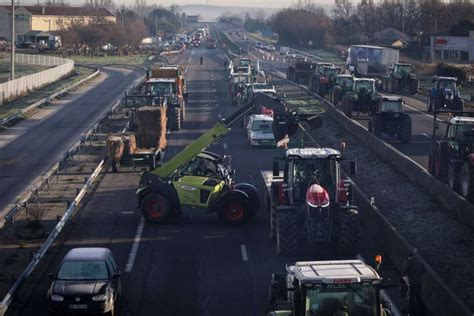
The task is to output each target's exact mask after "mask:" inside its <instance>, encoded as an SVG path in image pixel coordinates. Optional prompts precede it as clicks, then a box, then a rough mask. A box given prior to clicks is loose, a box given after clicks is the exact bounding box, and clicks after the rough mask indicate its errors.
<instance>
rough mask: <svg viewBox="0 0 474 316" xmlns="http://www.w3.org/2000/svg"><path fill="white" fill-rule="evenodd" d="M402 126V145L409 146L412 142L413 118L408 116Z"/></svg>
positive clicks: (403, 120)
mask: <svg viewBox="0 0 474 316" xmlns="http://www.w3.org/2000/svg"><path fill="white" fill-rule="evenodd" d="M400 124H401V126H400V142H402V144H409V143H410V140H411V118H410V117H409V116H406V117H405V118H404V119H402V121H401V122H400Z"/></svg>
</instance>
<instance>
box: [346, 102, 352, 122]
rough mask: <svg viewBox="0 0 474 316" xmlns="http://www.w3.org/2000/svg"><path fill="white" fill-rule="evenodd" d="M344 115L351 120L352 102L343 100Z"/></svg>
mask: <svg viewBox="0 0 474 316" xmlns="http://www.w3.org/2000/svg"><path fill="white" fill-rule="evenodd" d="M344 114H345V115H346V116H347V117H350V118H352V101H350V100H347V99H344Z"/></svg>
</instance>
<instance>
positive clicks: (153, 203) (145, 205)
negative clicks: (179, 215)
mask: <svg viewBox="0 0 474 316" xmlns="http://www.w3.org/2000/svg"><path fill="white" fill-rule="evenodd" d="M141 210H142V214H143V217H145V219H146V220H147V221H150V222H154V223H157V224H163V223H165V222H166V221H167V220H168V219H169V217H170V215H171V203H170V201H169V200H168V198H167V197H166V196H164V195H162V194H160V193H149V194H147V195H146V196H145V197H144V198H143V201H142V207H141Z"/></svg>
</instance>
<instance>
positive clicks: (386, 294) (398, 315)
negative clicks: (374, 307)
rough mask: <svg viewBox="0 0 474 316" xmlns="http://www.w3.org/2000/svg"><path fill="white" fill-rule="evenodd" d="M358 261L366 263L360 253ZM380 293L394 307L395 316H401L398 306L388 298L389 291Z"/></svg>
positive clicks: (393, 313)
mask: <svg viewBox="0 0 474 316" xmlns="http://www.w3.org/2000/svg"><path fill="white" fill-rule="evenodd" d="M356 258H357V259H359V260H360V261H362V262H365V260H364V258H363V257H362V255H361V254H360V253H358V254H357V256H356ZM380 293H382V295H383V297H384V298H385V299H386V300H387V301H388V302H389V303H390V305H391V306H392V314H391V315H393V316H400V315H401V313H400V311H399V310H398V308H397V306H396V305H395V304H394V303H393V301H392V299H391V298H390V296H388V293H387V291H385V290H380Z"/></svg>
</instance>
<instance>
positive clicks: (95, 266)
mask: <svg viewBox="0 0 474 316" xmlns="http://www.w3.org/2000/svg"><path fill="white" fill-rule="evenodd" d="M50 278H51V279H52V280H53V282H52V283H51V286H50V288H49V290H48V295H47V299H48V309H49V312H50V315H55V314H63V313H69V312H70V313H78V312H79V313H99V314H106V313H108V314H109V315H113V314H114V309H115V302H116V300H117V298H118V297H119V295H120V291H121V283H120V271H119V269H118V266H117V264H116V263H115V260H114V257H113V255H112V252H111V251H110V250H109V249H107V248H74V249H71V250H70V251H69V252H68V253H67V254H66V256H65V257H64V258H63V260H62V261H61V264H60V266H59V269H58V272H56V273H55V274H50Z"/></svg>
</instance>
